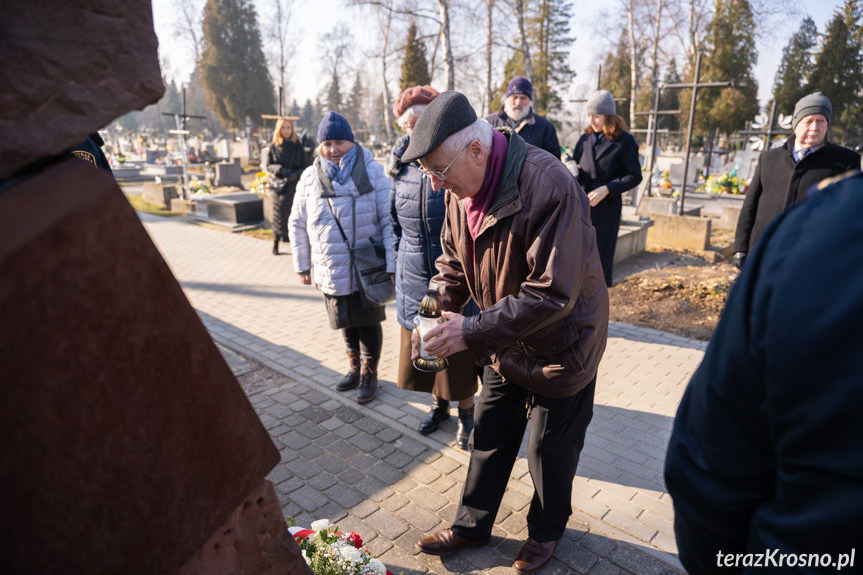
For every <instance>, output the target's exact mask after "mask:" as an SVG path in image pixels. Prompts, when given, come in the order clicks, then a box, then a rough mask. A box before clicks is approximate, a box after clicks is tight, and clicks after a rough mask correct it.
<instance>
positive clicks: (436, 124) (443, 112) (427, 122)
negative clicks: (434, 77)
mask: <svg viewBox="0 0 863 575" xmlns="http://www.w3.org/2000/svg"><path fill="white" fill-rule="evenodd" d="M474 122H476V112H475V111H474V109H473V106H471V105H470V102H468V100H467V97H466V96H465V95H464V94H462V93H460V92H453V91H447V92H443V93H441V95H440V96H438V97H437V98H435V99H434V100H432V102H431V104H429V105H428V106H427V107H426V109H425V110H423V113H422V114H420V117H419V119H417V123H416V124H415V125H414V130H413V132H411V139H410V143H409V144H408V148H407V150H405V153H404V154H402V162H412V161H414V160H417V159H419V158H422V157H425V156H427V155H429V154H431V153H432V152H433V151H435V150H436V149H437V148H438V146H440V145H441V144H443V142H444V140H446V139H447V138H449V137H450V136H452V135H453V134H455V133H456V132H458V131H460V130H463V129H465V128H467V127H468V126H470V125H471V124H473V123H474Z"/></svg>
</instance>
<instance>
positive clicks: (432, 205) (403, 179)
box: [386, 136, 446, 329]
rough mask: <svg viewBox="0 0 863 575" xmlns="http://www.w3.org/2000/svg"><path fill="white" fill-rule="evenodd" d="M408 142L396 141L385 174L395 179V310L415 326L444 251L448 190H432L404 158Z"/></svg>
mask: <svg viewBox="0 0 863 575" xmlns="http://www.w3.org/2000/svg"><path fill="white" fill-rule="evenodd" d="M408 142H409V137H408V136H405V137H403V138H402V139H401V140H399V141H398V142H396V145H395V146H394V147H393V151H392V153H391V154H390V157H389V160H388V161H387V167H386V175H387V176H388V177H389V178H390V180H392V184H391V190H392V193H391V194H390V219H391V220H392V225H393V253H394V254H395V257H396V309H397V310H398V318H399V324H400V325H401V326H402V327H404V328H406V329H413V328H414V324H413V321H414V316H416V314H417V311H418V310H419V306H420V300H422V298H423V296H424V295H425V293H426V290H427V289H428V285H429V280H430V279H431V277H432V275H434V273H436V270H435V266H434V262H435V260H436V259H437V257H438V256H439V255H440V254H441V245H440V230H441V227H443V219H444V216H445V215H446V206H445V205H444V194H446V190H444V189H443V188H441V189H440V190H435V189H433V188H432V186H431V180H429V178H425V177H423V175H422V172H420V171H419V164H417V163H416V162H410V163H407V164H405V163H403V162H402V161H401V157H402V154H404V151H405V149H407V147H408Z"/></svg>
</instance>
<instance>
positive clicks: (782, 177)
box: [734, 92, 860, 267]
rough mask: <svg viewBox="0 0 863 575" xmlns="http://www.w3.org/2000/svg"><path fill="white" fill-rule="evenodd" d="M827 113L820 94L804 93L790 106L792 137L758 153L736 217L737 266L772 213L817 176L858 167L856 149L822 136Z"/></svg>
mask: <svg viewBox="0 0 863 575" xmlns="http://www.w3.org/2000/svg"><path fill="white" fill-rule="evenodd" d="M832 116H833V107H832V106H831V104H830V100H829V99H828V98H827V97H826V96H825V95H824V94H822V93H821V92H815V93H814V94H809V95H808V96H804V97H803V98H801V99H800V101H799V102H797V104H796V105H795V106H794V116H792V120H791V122H792V126H793V128H794V135H793V136H791V137H789V138H788V141H787V142H785V145H784V146H782V147H781V148H775V149H773V150H768V151H766V152H764V153H763V154H761V157H760V158H759V159H758V165H757V166H756V167H755V175H753V177H752V183H751V184H749V189H748V190H747V191H746V198H745V199H744V200H743V209H742V210H741V211H740V218H739V219H738V220H737V232H736V234H735V236H734V263H735V264H736V265H737V267H741V266H742V265H743V262H744V260H745V259H746V255H747V254H748V253H749V252H751V251H752V249H753V248H754V247H755V244H757V243H758V239H759V238H760V237H761V234H762V233H764V230H765V229H766V228H767V226H768V224H770V222H772V221H773V220H774V219H775V218H776V216H778V215H779V214H781V213H782V212H783V211H785V210H787V209H788V208H789V207H791V206H793V205H794V204H796V203H799V202H802V201H803V200H804V199H806V190H808V189H809V188H811V187H812V186H814V185H815V184H817V183H818V182H820V181H821V180H824V179H826V178H830V177H833V176H836V175H838V174H842V173H844V172H847V171H848V170H857V169H859V168H860V155H859V154H858V153H856V152H854V151H852V150H849V149H848V148H843V147H842V146H837V145H836V144H832V143H830V142H829V141H828V140H827V128H828V126H829V124H830V121H831V118H832Z"/></svg>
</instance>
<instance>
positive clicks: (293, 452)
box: [140, 214, 706, 574]
mask: <svg viewBox="0 0 863 575" xmlns="http://www.w3.org/2000/svg"><path fill="white" fill-rule="evenodd" d="M140 218H141V220H142V221H143V223H144V226H145V228H146V229H147V231H148V232H149V234H150V236H151V237H152V238H153V240H154V242H155V244H156V245H157V246H158V248H159V250H160V251H161V253H162V254H163V255H164V257H165V259H166V261H167V262H168V264H169V265H170V267H171V269H172V270H173V272H174V275H175V276H176V278H177V280H178V281H179V282H180V284H181V286H182V287H183V289H184V291H185V293H186V294H187V296H188V298H189V300H190V301H191V303H192V305H193V306H194V307H195V309H196V310H197V312H198V314H199V317H200V318H201V320H202V322H203V323H204V325H205V326H206V327H207V329H208V330H209V331H210V333H211V334H212V336H213V339H214V340H215V341H216V342H217V343H218V344H220V346H223V348H224V349H223V353H224V354H225V355H226V356H228V357H229V358H231V361H230V362H229V363H231V364H232V368H234V370H235V373H237V374H238V375H239V378H240V382H241V384H242V385H243V386H244V389H245V390H246V392H247V394H248V395H249V398H250V400H251V402H252V404H253V405H254V406H255V408H256V410H257V411H258V413H259V414H260V416H261V420H262V421H263V423H264V425H265V426H266V427H267V429H268V430H269V432H270V435H271V437H272V438H273V440H274V442H275V443H276V445H277V446H278V447H279V449H280V450H281V452H282V461H281V463H280V464H279V465H278V466H277V467H276V468H275V469H274V470H273V471H272V472H271V473H270V475H269V479H270V480H271V481H272V482H273V483H274V484H275V485H276V489H277V492H278V493H279V496H280V498H281V501H282V505H283V509H284V512H285V514H286V515H291V516H294V517H295V518H296V520H297V524H299V525H308V524H309V523H310V522H311V521H312V520H314V519H319V518H328V519H330V520H332V521H333V522H338V523H339V524H340V525H341V526H342V528H344V529H351V530H354V531H356V532H357V533H360V534H361V535H362V536H363V538H364V539H366V540H368V547H369V548H370V550H371V551H372V552H373V553H375V554H377V555H379V556H380V557H381V558H382V560H383V561H384V562H385V563H386V564H387V566H388V567H389V569H390V570H391V571H393V572H394V573H398V572H399V571H403V572H404V573H406V574H410V573H427V572H432V573H453V572H456V573H464V572H475V571H476V570H481V571H490V572H497V571H498V570H500V571H501V572H502V571H503V569H506V570H507V572H508V571H509V570H510V565H511V562H512V558H513V557H514V555H515V553H516V551H517V550H518V547H519V546H520V544H521V542H522V541H523V540H524V538H525V537H526V528H525V516H526V513H527V507H528V504H529V502H530V497H531V495H532V493H533V487H532V484H531V481H530V475H529V473H528V470H527V464H526V461H525V460H524V458H523V457H520V458H519V460H518V461H517V462H516V465H515V467H514V469H513V472H512V478H511V480H510V484H509V489H508V491H507V495H506V497H505V499H504V504H503V506H502V508H501V511H500V513H499V514H498V520H497V523H496V525H495V532H494V538H493V540H492V544H491V545H490V546H489V547H485V548H481V549H474V550H471V551H470V552H464V553H461V554H459V555H457V556H454V557H450V558H443V559H441V558H438V557H432V556H428V555H424V554H417V553H416V551H415V549H414V548H413V543H414V542H415V541H416V539H417V538H418V537H420V536H422V535H424V534H426V533H429V532H431V531H433V530H436V529H439V528H442V527H444V526H446V525H448V524H449V522H450V521H451V520H452V518H453V515H454V512H455V506H456V504H457V502H458V497H459V493H460V489H461V483H462V481H463V478H464V474H465V471H466V464H467V461H468V457H467V454H466V453H464V452H462V451H460V450H458V449H457V448H455V447H454V434H455V427H456V423H455V418H451V420H450V421H447V422H444V423H443V424H442V425H441V427H440V429H438V430H437V431H435V432H434V433H432V434H431V435H429V436H421V435H419V434H418V433H417V432H416V431H415V430H416V428H417V426H418V425H419V422H420V420H421V419H422V418H423V417H424V416H425V414H426V412H427V411H428V409H429V406H430V396H428V395H426V394H418V393H414V392H408V391H404V390H401V389H399V388H398V387H397V386H396V385H395V384H394V383H393V382H394V378H395V373H396V368H397V361H398V358H397V345H396V342H397V341H398V340H397V333H398V329H399V328H398V325H397V322H396V320H395V310H394V309H392V308H390V309H388V310H387V311H388V314H387V315H388V319H387V321H386V322H385V323H384V339H385V341H384V353H383V356H382V358H381V365H380V374H379V377H380V380H381V387H380V390H379V393H378V397H377V399H376V400H374V401H373V402H371V403H370V404H368V405H366V406H362V407H361V406H358V405H357V404H356V403H355V401H354V400H353V396H352V395H351V394H340V393H338V392H336V391H335V389H334V383H335V381H336V380H337V379H338V378H339V377H340V375H341V373H342V371H343V370H344V368H345V367H346V366H345V365H344V364H345V358H344V350H343V342H342V338H341V336H340V334H339V333H338V332H335V331H332V330H330V329H329V327H328V325H327V320H326V313H325V311H324V305H323V300H322V298H321V296H320V294H319V293H318V292H317V291H316V290H315V289H314V288H313V287H311V286H303V285H301V284H300V283H299V281H297V278H296V275H295V274H294V273H293V270H292V266H291V260H290V256H289V255H282V256H279V257H274V256H273V255H271V254H270V250H271V248H272V244H271V243H268V242H264V241H261V240H258V239H255V238H251V237H247V236H243V235H239V234H229V233H225V232H222V231H217V230H212V229H207V228H204V227H202V226H198V225H194V224H192V223H190V221H188V220H185V219H184V218H161V217H158V216H151V215H147V214H141V215H140ZM284 248H285V249H286V250H287V249H289V246H287V245H286V246H284ZM705 347H706V343H704V342H702V341H697V340H693V339H688V338H684V337H679V336H676V335H673V334H669V333H666V332H661V331H657V330H652V329H646V328H642V327H634V326H631V325H627V324H622V323H612V324H611V326H610V330H609V340H608V347H607V350H606V353H605V357H604V358H603V361H602V363H601V365H600V372H599V375H598V383H597V392H596V401H595V405H596V407H595V409H594V418H593V421H592V422H591V425H590V428H589V430H588V434H587V440H586V444H585V447H584V451H583V452H582V457H581V460H580V462H579V467H578V475H577V477H576V479H575V481H574V483H573V498H572V499H573V515H572V518H571V519H570V523H569V526H568V527H569V528H568V529H567V533H566V535H565V538H564V541H563V542H562V543H561V545H560V546H559V547H558V551H557V554H556V557H555V559H554V560H553V561H552V563H550V564H549V566H548V567H546V568H544V570H543V572H544V573H558V572H579V573H587V572H591V573H638V574H643V573H657V574H659V573H663V572H667V571H672V572H674V571H676V570H677V569H680V565H679V563H678V562H677V559H676V557H674V556H673V554H674V553H675V552H676V546H675V542H674V532H673V528H672V520H673V512H672V507H671V501H670V498H669V496H668V493H667V492H666V490H665V485H664V480H663V466H664V458H665V451H666V446H667V441H668V436H669V434H670V431H671V426H672V423H673V418H674V414H675V412H676V409H677V405H678V403H679V401H680V397H681V395H682V393H683V390H684V388H685V386H686V383H687V382H688V381H689V378H690V376H691V374H692V372H693V371H694V369H695V368H696V367H697V365H698V364H699V362H700V361H701V358H702V356H703V352H704V349H705ZM523 453H524V445H523V447H522V455H523Z"/></svg>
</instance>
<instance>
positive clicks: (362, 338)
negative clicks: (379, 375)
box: [342, 323, 384, 367]
mask: <svg viewBox="0 0 863 575" xmlns="http://www.w3.org/2000/svg"><path fill="white" fill-rule="evenodd" d="M342 335H343V336H344V338H345V344H346V345H347V348H348V353H356V354H359V355H360V357H362V358H363V359H365V360H366V361H367V362H369V363H371V364H372V367H377V365H378V359H380V357H381V348H383V345H384V330H383V328H382V327H381V324H379V323H376V324H374V325H361V326H358V327H347V328H345V329H343V330H342Z"/></svg>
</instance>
